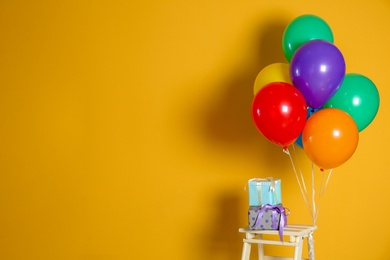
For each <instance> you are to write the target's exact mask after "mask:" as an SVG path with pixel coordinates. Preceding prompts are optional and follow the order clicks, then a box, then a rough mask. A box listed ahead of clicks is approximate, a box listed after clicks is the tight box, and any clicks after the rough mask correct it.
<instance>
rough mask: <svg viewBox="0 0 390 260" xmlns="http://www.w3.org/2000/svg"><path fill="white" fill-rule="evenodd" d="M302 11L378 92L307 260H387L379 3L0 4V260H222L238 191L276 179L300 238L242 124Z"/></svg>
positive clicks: (240, 198)
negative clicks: (264, 72)
mask: <svg viewBox="0 0 390 260" xmlns="http://www.w3.org/2000/svg"><path fill="white" fill-rule="evenodd" d="M305 13H312V14H317V15H319V16H321V17H322V18H323V19H325V20H326V21H327V22H328V23H329V25H330V26H331V28H332V30H333V33H334V36H335V44H336V45H337V46H338V47H339V48H340V50H341V51H342V53H343V55H344V58H345V59H346V62H347V72H357V73H361V74H364V75H366V76H367V77H369V78H370V79H372V80H373V81H374V82H375V83H376V85H377V87H378V89H379V92H380V95H381V107H380V111H379V113H378V115H377V117H376V119H375V120H374V122H373V123H372V124H371V125H370V126H369V127H368V128H367V129H366V130H364V131H363V132H362V133H361V134H360V141H359V146H358V149H357V151H356V153H355V154H354V155H353V157H352V158H351V159H350V160H349V161H348V162H347V163H345V164H344V165H343V166H341V167H339V168H337V169H335V170H334V172H333V175H332V178H331V182H330V184H329V187H328V189H327V191H326V194H325V196H324V197H323V199H322V200H321V202H322V204H321V212H320V215H319V220H318V223H317V224H318V226H319V229H318V231H316V233H315V239H316V256H317V259H319V260H328V259H332V260H337V259H343V260H344V259H354V260H358V259H364V260H366V259H375V260H376V259H388V258H389V255H390V253H389V249H388V247H389V241H390V239H389V238H390V235H389V234H390V224H389V222H388V221H386V218H387V216H388V215H389V213H390V204H389V202H388V198H389V196H390V189H389V186H390V178H389V172H390V171H389V170H390V166H389V163H388V162H389V158H388V149H389V144H390V140H389V138H390V131H389V127H390V125H389V120H388V118H387V112H388V111H390V108H389V103H388V98H389V95H390V91H389V86H390V79H389V76H388V75H389V69H388V67H389V66H388V64H389V61H390V51H389V42H390V34H389V27H390V2H388V0H372V1H339V0H329V1H314V0H313V1H309V0H294V1H265V0H251V1H204V0H199V1H178V0H173V1H157V0H153V1H131V0H130V1H117V0H113V1H100V0H99V1H76V0H72V1H44V0H37V1H1V2H0V259H186V260H187V259H188V260H195V259H196V260H199V259H202V260H203V259H210V260H211V259H213V260H216V259H226V260H233V259H239V258H240V254H241V246H242V235H241V234H239V233H238V232H237V230H238V228H239V227H240V226H244V225H245V223H246V217H247V216H246V211H247V193H246V191H244V189H243V188H244V186H245V184H246V182H247V180H248V179H250V178H253V177H267V176H273V177H278V178H281V179H282V186H283V188H282V193H283V202H284V204H285V206H286V207H288V208H290V210H291V212H292V213H291V215H290V217H289V221H290V222H295V223H310V221H311V219H310V216H309V214H308V211H307V209H306V207H305V204H304V202H303V199H302V197H301V194H300V192H299V188H298V185H297V182H296V180H295V176H294V172H293V170H292V167H291V164H290V161H289V159H288V156H287V155H285V154H283V152H282V151H281V148H280V147H278V146H276V145H274V144H273V143H271V142H269V141H267V140H266V139H265V138H264V137H263V136H261V135H260V133H258V132H257V130H256V129H255V127H254V125H253V123H252V121H251V118H250V106H251V102H252V98H253V93H252V86H253V82H254V79H255V77H256V75H257V73H258V72H259V71H260V70H261V69H262V68H263V67H264V66H266V65H268V64H271V63H274V62H284V61H285V59H284V56H283V54H282V49H281V37H282V33H283V30H284V28H285V26H286V25H287V24H288V23H289V22H290V21H291V20H292V19H293V18H295V17H296V16H298V15H301V14H305ZM299 156H300V158H302V159H301V161H302V165H310V162H309V161H308V160H306V159H305V155H304V154H303V153H302V152H299ZM303 168H304V172H305V174H309V173H308V171H309V169H308V168H309V167H306V166H303ZM319 176H320V173H318V175H317V177H319ZM267 250H268V251H269V252H270V253H272V252H274V253H275V252H276V251H275V249H272V248H271V249H267ZM276 253H281V254H287V253H288V252H284V251H282V252H276Z"/></svg>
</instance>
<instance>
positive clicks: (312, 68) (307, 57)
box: [290, 40, 345, 108]
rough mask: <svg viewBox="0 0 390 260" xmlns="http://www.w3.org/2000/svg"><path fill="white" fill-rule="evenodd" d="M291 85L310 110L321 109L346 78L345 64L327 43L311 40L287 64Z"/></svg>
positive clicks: (342, 58) (337, 51) (337, 50)
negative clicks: (300, 94)
mask: <svg viewBox="0 0 390 260" xmlns="http://www.w3.org/2000/svg"><path fill="white" fill-rule="evenodd" d="M290 76H291V80H292V83H293V85H294V86H295V87H296V88H297V89H298V90H299V91H300V92H301V93H302V94H303V96H304V97H305V100H306V103H307V104H308V106H309V107H312V108H319V107H321V106H323V105H324V104H325V103H326V102H327V101H328V100H329V99H330V98H331V97H332V96H333V95H334V94H335V93H336V92H337V90H338V89H339V87H340V85H341V83H342V82H343V79H344V76H345V61H344V57H343V55H342V54H341V52H340V50H339V49H338V48H337V47H336V46H335V45H333V44H332V43H330V42H327V41H323V40H312V41H309V42H307V43H305V44H304V45H302V46H301V47H300V48H299V49H298V50H297V51H296V52H295V54H294V55H293V57H292V59H291V63H290Z"/></svg>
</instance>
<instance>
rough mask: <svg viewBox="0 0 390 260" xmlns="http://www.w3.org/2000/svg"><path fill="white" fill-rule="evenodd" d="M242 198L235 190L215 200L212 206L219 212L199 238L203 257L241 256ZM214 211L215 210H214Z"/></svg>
mask: <svg viewBox="0 0 390 260" xmlns="http://www.w3.org/2000/svg"><path fill="white" fill-rule="evenodd" d="M241 203H242V198H241V197H240V196H238V195H237V194H235V193H234V192H233V191H226V192H224V193H222V194H219V196H218V197H217V198H216V200H215V201H214V203H213V205H212V207H213V208H215V212H217V214H216V215H215V216H211V217H212V218H213V219H212V221H211V224H210V226H209V227H207V228H206V229H204V230H203V231H202V232H203V233H200V234H199V237H198V239H197V241H198V246H199V249H200V250H201V252H200V253H201V254H200V255H202V259H210V260H214V259H226V260H237V259H240V257H241V249H242V239H243V236H242V234H241V233H239V232H238V229H239V228H240V225H241V226H242V225H243V223H240V218H239V216H238V215H241V213H243V214H245V212H242V210H241V209H242V208H243V205H242V204H241ZM213 212H214V211H213Z"/></svg>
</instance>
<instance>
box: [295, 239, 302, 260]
mask: <svg viewBox="0 0 390 260" xmlns="http://www.w3.org/2000/svg"><path fill="white" fill-rule="evenodd" d="M295 242H296V243H297V245H296V246H295V250H294V260H301V259H302V245H303V243H302V238H301V237H295Z"/></svg>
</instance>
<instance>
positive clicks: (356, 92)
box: [324, 73, 379, 132]
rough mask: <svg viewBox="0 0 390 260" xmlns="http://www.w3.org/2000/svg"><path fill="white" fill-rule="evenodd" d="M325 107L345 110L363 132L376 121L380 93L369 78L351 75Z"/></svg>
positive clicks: (346, 76)
mask: <svg viewBox="0 0 390 260" xmlns="http://www.w3.org/2000/svg"><path fill="white" fill-rule="evenodd" d="M324 107H328V108H329V107H333V108H338V109H341V110H344V111H345V112H347V113H348V114H349V115H350V116H351V117H352V118H353V119H354V120H355V123H356V125H357V127H358V129H359V132H361V131H363V130H364V129H365V128H366V127H367V126H368V125H369V124H370V123H371V122H372V120H374V118H375V116H376V114H377V112H378V109H379V92H378V89H377V88H376V86H375V84H374V83H373V82H372V81H371V80H370V79H369V78H367V77H365V76H363V75H360V74H355V73H350V74H347V75H345V78H344V81H343V83H342V84H341V86H340V88H339V89H338V90H337V92H336V94H334V96H333V97H331V98H330V99H329V100H328V101H327V102H326V103H325V105H324Z"/></svg>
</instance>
